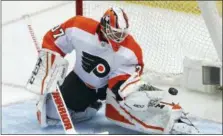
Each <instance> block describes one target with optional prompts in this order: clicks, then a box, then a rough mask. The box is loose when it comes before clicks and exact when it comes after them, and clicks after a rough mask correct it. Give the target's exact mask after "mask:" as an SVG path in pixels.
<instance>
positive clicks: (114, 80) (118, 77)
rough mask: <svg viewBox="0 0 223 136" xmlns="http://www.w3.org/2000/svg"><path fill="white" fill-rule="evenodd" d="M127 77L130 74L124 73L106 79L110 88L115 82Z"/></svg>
mask: <svg viewBox="0 0 223 136" xmlns="http://www.w3.org/2000/svg"><path fill="white" fill-rule="evenodd" d="M129 77H130V75H128V74H126V75H119V76H116V77H114V78H111V79H110V80H109V81H108V88H110V89H112V88H113V87H114V86H115V84H117V83H118V82H119V81H122V80H127V79H128V78H129Z"/></svg>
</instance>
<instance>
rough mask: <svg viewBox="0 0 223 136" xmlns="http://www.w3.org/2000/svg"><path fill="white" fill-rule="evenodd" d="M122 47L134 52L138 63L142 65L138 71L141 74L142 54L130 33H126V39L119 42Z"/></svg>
mask: <svg viewBox="0 0 223 136" xmlns="http://www.w3.org/2000/svg"><path fill="white" fill-rule="evenodd" d="M120 44H121V45H122V46H123V47H125V48H128V49H130V50H131V51H132V52H134V54H135V56H136V57H137V60H138V64H139V65H140V66H142V69H141V71H140V74H142V71H143V67H144V62H143V54H142V49H141V47H140V46H139V44H138V43H137V42H136V41H135V40H134V39H133V37H132V36H131V35H128V36H127V37H126V39H125V40H124V41H123V42H121V43H120Z"/></svg>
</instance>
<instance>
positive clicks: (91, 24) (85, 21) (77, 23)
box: [42, 16, 99, 56]
mask: <svg viewBox="0 0 223 136" xmlns="http://www.w3.org/2000/svg"><path fill="white" fill-rule="evenodd" d="M98 25H99V22H97V21H95V20H93V19H90V18H86V17H83V16H75V17H72V18H70V19H69V20H67V21H66V22H64V23H63V24H61V25H60V28H62V30H63V31H64V33H65V35H66V29H68V28H72V27H76V28H79V29H81V30H83V31H86V32H88V33H90V34H95V33H96V30H97V27H98ZM58 33H60V29H58V30H55V31H54V32H52V31H51V30H49V31H48V32H47V33H46V34H45V36H44V38H43V43H42V47H43V48H47V49H50V50H52V51H56V52H58V53H59V54H61V55H62V56H65V53H63V52H62V51H61V50H60V49H59V48H58V47H57V45H56V44H55V41H56V40H57V38H59V37H57V38H54V37H53V35H55V34H58Z"/></svg>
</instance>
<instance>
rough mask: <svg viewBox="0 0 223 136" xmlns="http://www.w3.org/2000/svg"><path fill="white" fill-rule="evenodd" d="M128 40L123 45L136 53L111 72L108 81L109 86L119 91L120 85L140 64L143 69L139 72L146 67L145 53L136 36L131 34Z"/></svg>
mask: <svg viewBox="0 0 223 136" xmlns="http://www.w3.org/2000/svg"><path fill="white" fill-rule="evenodd" d="M126 39H127V40H126V41H124V43H123V45H124V47H125V48H128V49H129V50H131V52H132V53H133V54H134V55H131V56H130V57H128V59H127V60H126V61H124V62H123V63H122V64H121V65H120V67H118V68H117V69H115V70H114V71H113V72H111V74H110V76H109V81H108V87H109V88H110V89H111V90H112V91H118V90H119V87H120V86H121V85H122V84H123V83H124V82H125V81H126V80H127V79H128V78H129V77H130V76H131V74H133V73H134V72H135V71H136V70H137V67H138V66H140V67H141V70H140V71H139V74H140V75H141V74H142V72H143V69H144V62H143V53H142V49H141V47H140V45H139V44H138V43H137V42H136V41H135V40H134V38H133V37H132V36H131V35H129V36H128V37H127V38H126Z"/></svg>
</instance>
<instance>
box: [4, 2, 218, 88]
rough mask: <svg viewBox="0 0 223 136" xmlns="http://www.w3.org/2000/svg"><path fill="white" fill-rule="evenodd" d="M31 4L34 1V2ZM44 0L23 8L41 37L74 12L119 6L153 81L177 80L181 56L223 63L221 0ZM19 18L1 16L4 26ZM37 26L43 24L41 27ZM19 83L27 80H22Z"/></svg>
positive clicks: (95, 12)
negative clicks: (9, 18)
mask: <svg viewBox="0 0 223 136" xmlns="http://www.w3.org/2000/svg"><path fill="white" fill-rule="evenodd" d="M8 3H9V2H8ZM21 3H22V2H21ZM26 3H31V2H28V1H27V2H26ZM32 3H36V6H38V1H35V2H34V1H33V2H32ZM44 3H46V4H45V5H41V6H39V8H38V9H34V8H31V6H30V10H29V12H27V14H28V15H30V17H31V18H32V17H34V16H35V18H32V23H33V26H34V27H33V28H34V31H35V32H36V35H37V38H38V40H39V41H41V39H42V36H43V35H44V34H45V33H46V31H48V30H49V28H52V27H53V26H54V25H55V24H59V23H62V22H64V21H65V20H67V19H68V18H70V17H72V16H74V15H84V16H87V17H92V18H94V19H95V20H98V21H99V20H100V17H101V16H102V15H103V13H104V12H105V11H106V10H107V9H108V8H109V7H112V6H118V7H121V8H123V9H124V11H125V12H126V13H127V15H128V18H129V24H130V33H131V34H132V35H133V36H134V38H135V39H136V41H137V42H138V43H139V44H140V46H141V47H142V50H143V55H144V63H145V69H144V75H146V76H144V78H146V79H145V80H147V81H149V82H151V83H159V84H171V85H180V81H181V80H180V79H181V78H182V75H183V71H184V63H185V58H189V59H191V60H201V61H204V62H205V63H206V62H207V63H211V65H212V66H213V65H214V66H217V67H222V1H83V0H76V1H69V2H68V1H66V2H61V1H60V2H59V1H51V2H49V1H47V2H44ZM47 5H48V6H47ZM18 6H19V5H18ZM3 7H4V6H3ZM26 8H28V7H27V6H26ZM42 13H44V15H43V14H42ZM40 14H41V15H42V16H41V17H40V16H39V15H40ZM49 16H51V19H50V20H49ZM3 18H4V16H3ZM21 20H22V19H21V18H20V17H18V18H16V17H15V19H11V20H7V21H4V20H3V23H2V26H3V27H4V26H7V25H8V24H11V23H13V22H16V21H21ZM43 20H47V21H43ZM37 26H38V27H39V26H41V29H38V27H37ZM29 46H31V45H29ZM12 48H13V47H12ZM14 57H16V55H15V56H14ZM17 57H18V56H17ZM3 60H4V59H3ZM34 61H35V60H34ZM21 65H23V64H21ZM24 65H25V64H24ZM5 67H7V66H5ZM10 67H11V66H10ZM7 68H8V67H7ZM3 70H4V69H3ZM12 71H13V70H12ZM12 73H13V72H12ZM4 74H5V75H7V74H8V73H7V72H5V73H3V80H5V78H4V77H6V78H8V77H7V76H4ZM10 74H11V73H10ZM18 74H19V73H16V75H18ZM21 76H23V75H21ZM28 76H29V75H27V77H28ZM18 77H19V76H18ZM9 80H10V81H11V80H13V79H12V78H10V79H9ZM18 81H19V79H18ZM21 82H24V83H21V84H25V81H21Z"/></svg>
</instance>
